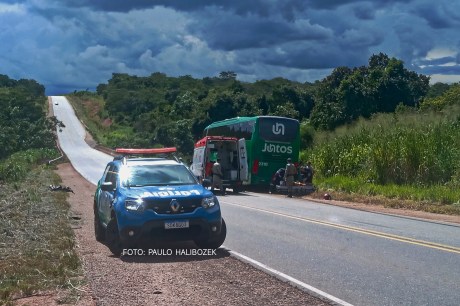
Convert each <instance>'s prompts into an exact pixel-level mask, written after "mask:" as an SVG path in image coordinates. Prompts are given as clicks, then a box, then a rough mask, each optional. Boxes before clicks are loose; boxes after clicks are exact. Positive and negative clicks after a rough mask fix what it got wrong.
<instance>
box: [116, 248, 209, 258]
mask: <svg viewBox="0 0 460 306" xmlns="http://www.w3.org/2000/svg"><path fill="white" fill-rule="evenodd" d="M121 255H123V256H216V255H217V253H216V249H123V251H122V253H121Z"/></svg>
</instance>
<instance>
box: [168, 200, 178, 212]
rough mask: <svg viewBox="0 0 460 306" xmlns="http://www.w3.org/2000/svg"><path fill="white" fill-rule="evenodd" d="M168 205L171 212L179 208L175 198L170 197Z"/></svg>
mask: <svg viewBox="0 0 460 306" xmlns="http://www.w3.org/2000/svg"><path fill="white" fill-rule="evenodd" d="M169 207H171V210H172V211H173V212H178V211H179V209H180V204H179V202H177V200H176V199H172V200H171V203H169Z"/></svg>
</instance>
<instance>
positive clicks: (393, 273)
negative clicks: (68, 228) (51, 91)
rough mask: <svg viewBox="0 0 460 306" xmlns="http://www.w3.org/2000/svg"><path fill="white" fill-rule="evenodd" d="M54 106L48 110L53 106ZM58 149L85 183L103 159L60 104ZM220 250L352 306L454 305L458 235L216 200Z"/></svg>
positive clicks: (459, 267) (438, 228)
mask: <svg viewBox="0 0 460 306" xmlns="http://www.w3.org/2000/svg"><path fill="white" fill-rule="evenodd" d="M56 102H57V103H58V105H55V103H56ZM53 107H54V112H55V115H56V116H57V118H58V119H59V120H62V121H63V122H64V124H65V125H66V127H65V128H64V129H63V131H62V132H59V141H60V143H61V147H62V148H63V150H64V151H65V152H66V154H67V155H68V157H69V159H70V160H71V161H72V164H73V166H74V167H75V169H76V170H77V171H78V172H80V173H81V174H82V175H83V176H84V177H85V178H87V179H88V180H89V181H91V182H92V183H94V184H95V183H96V182H97V180H98V179H99V177H100V176H101V175H102V172H103V170H104V167H105V164H106V163H107V162H108V161H109V160H111V157H110V156H108V155H105V154H103V153H101V152H99V151H96V150H93V149H92V148H90V147H89V146H88V145H86V143H85V142H84V129H83V128H82V127H81V124H80V123H79V121H78V119H76V118H75V115H74V113H73V110H72V108H71V107H70V106H69V105H68V103H67V101H66V100H65V98H62V97H53ZM219 199H220V202H221V206H222V211H223V216H224V218H225V220H226V222H227V227H228V235H227V239H226V241H225V246H226V247H227V248H229V249H231V250H234V251H236V252H239V253H241V254H244V255H246V256H248V257H250V258H252V259H255V260H257V261H259V262H261V263H263V264H265V265H267V266H269V267H271V268H274V269H276V270H278V271H280V272H283V273H285V274H287V275H290V276H292V277H294V278H296V279H298V280H300V281H302V282H304V283H307V284H309V285H311V286H314V287H316V288H318V289H320V290H322V291H325V292H327V293H329V294H331V295H333V296H336V297H338V298H339V299H342V300H344V301H347V302H349V303H351V304H354V305H459V304H460V302H459V301H460V291H459V289H458V288H459V284H460V227H459V226H456V225H453V224H442V223H436V222H428V221H423V220H416V219H411V218H404V217H396V216H389V215H384V214H377V213H369V212H363V211H357V210H353V209H347V208H341V207H336V206H330V205H325V204H319V203H314V202H309V201H305V200H300V199H287V198H285V197H282V196H277V195H268V194H256V193H243V194H240V195H228V196H225V197H219Z"/></svg>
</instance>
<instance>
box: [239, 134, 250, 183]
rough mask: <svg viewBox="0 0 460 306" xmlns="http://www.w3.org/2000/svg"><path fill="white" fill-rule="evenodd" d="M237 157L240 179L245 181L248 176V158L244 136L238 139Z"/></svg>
mask: <svg viewBox="0 0 460 306" xmlns="http://www.w3.org/2000/svg"><path fill="white" fill-rule="evenodd" d="M238 157H239V162H240V163H239V167H240V168H239V172H240V180H241V181H247V180H248V177H249V171H248V168H249V167H248V158H247V152H246V140H245V139H244V138H241V139H238Z"/></svg>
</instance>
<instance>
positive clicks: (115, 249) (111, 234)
mask: <svg viewBox="0 0 460 306" xmlns="http://www.w3.org/2000/svg"><path fill="white" fill-rule="evenodd" d="M105 236H106V237H105V242H106V244H107V247H108V248H109V250H110V252H112V253H113V255H115V256H119V255H120V254H121V251H122V250H123V246H122V243H121V240H120V234H119V232H118V224H117V219H115V218H113V219H112V220H110V221H109V223H108V224H107V231H106V235H105Z"/></svg>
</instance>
